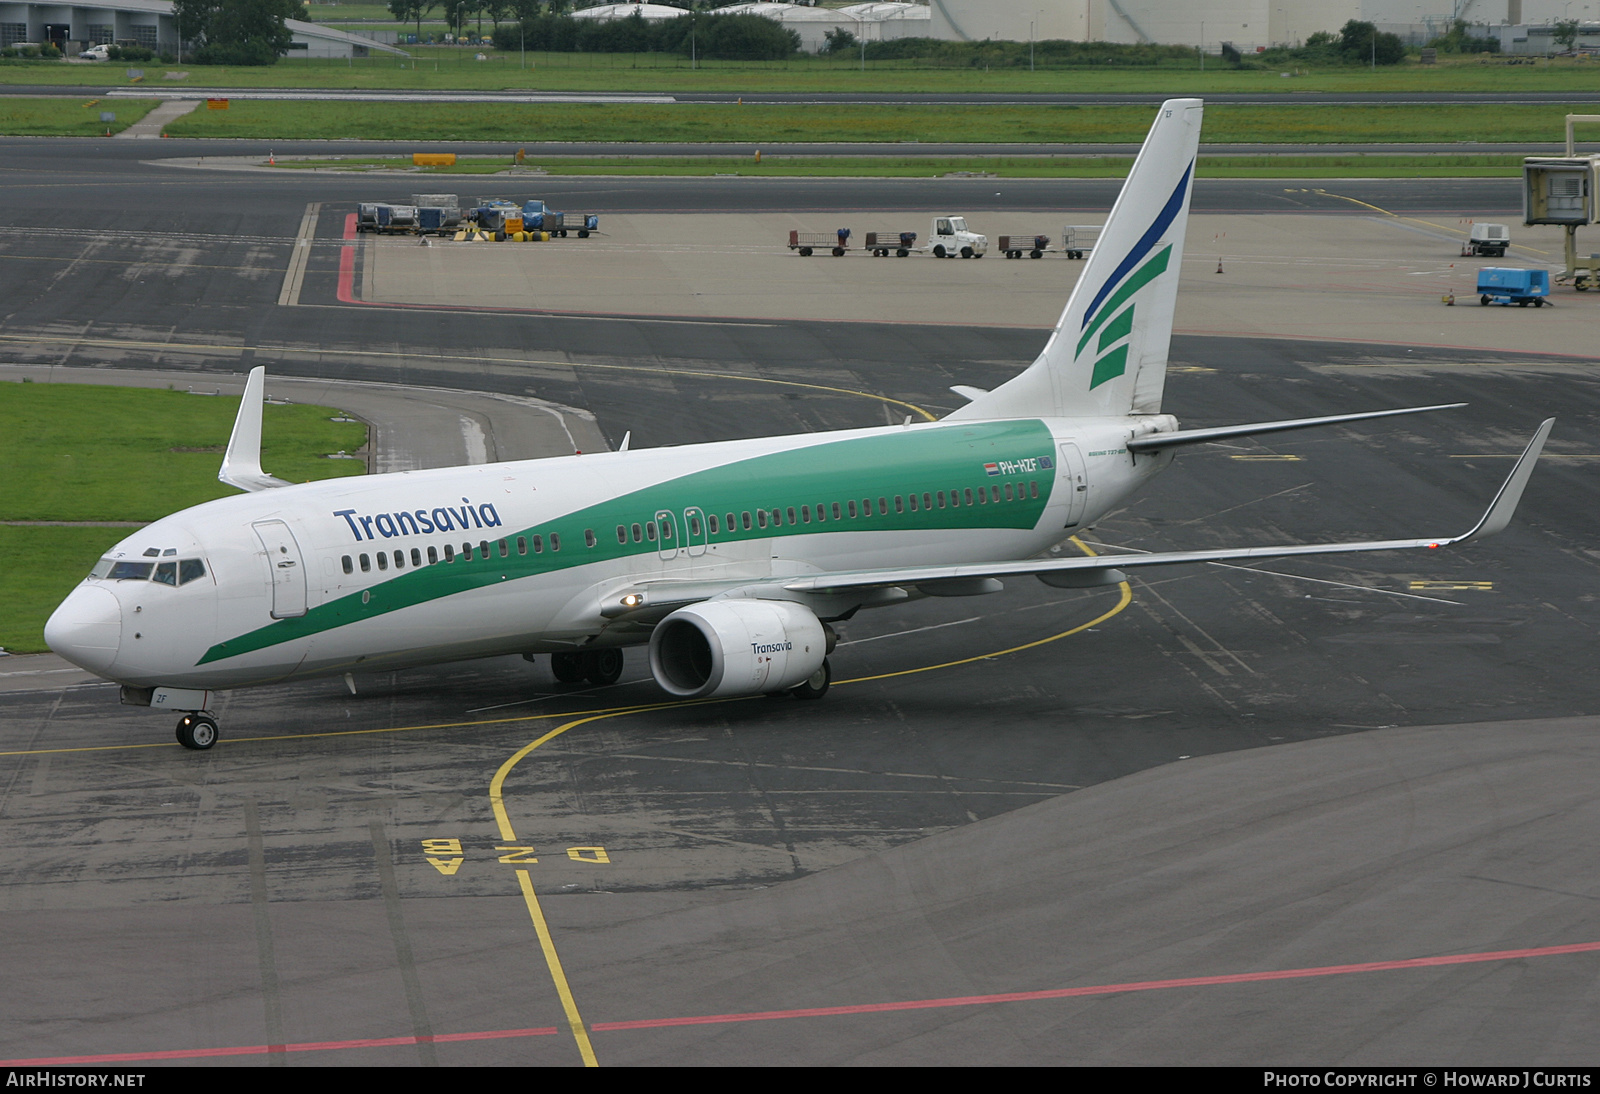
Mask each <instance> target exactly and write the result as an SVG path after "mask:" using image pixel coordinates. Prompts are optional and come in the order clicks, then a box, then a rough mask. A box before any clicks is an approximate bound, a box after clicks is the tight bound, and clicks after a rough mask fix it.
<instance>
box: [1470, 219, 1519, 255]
mask: <svg viewBox="0 0 1600 1094" xmlns="http://www.w3.org/2000/svg"><path fill="white" fill-rule="evenodd" d="M1509 246H1511V230H1510V229H1509V228H1507V227H1506V226H1505V225H1504V224H1474V225H1473V226H1472V231H1471V232H1470V233H1468V235H1467V243H1466V246H1464V247H1462V248H1461V255H1462V257H1463V258H1465V257H1468V256H1470V255H1484V256H1485V257H1488V258H1501V257H1504V255H1505V253H1506V248H1507V247H1509Z"/></svg>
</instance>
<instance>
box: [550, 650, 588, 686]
mask: <svg viewBox="0 0 1600 1094" xmlns="http://www.w3.org/2000/svg"><path fill="white" fill-rule="evenodd" d="M550 671H551V672H552V673H554V674H555V678H556V680H557V681H558V682H560V683H563V684H581V683H583V678H584V676H585V675H586V674H585V672H584V663H583V655H582V654H581V653H572V652H567V653H552V654H551V655H550Z"/></svg>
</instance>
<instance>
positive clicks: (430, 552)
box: [339, 532, 594, 574]
mask: <svg viewBox="0 0 1600 1094" xmlns="http://www.w3.org/2000/svg"><path fill="white" fill-rule="evenodd" d="M585 534H586V537H587V538H588V539H589V540H590V541H591V542H590V544H589V546H591V547H593V546H594V543H593V542H592V541H593V540H594V533H593V532H586V533H585ZM511 544H512V541H511V540H510V539H501V540H487V539H484V540H479V541H478V542H477V543H476V544H472V543H463V544H462V545H461V552H460V553H459V554H457V553H456V548H455V544H453V543H446V544H445V545H444V546H443V547H442V548H440V547H428V548H426V551H427V561H426V562H424V561H423V551H424V548H421V547H413V548H411V551H410V555H409V558H410V563H411V566H412V568H413V569H415V568H418V567H421V566H424V565H426V566H433V565H435V564H437V563H439V562H440V561H441V560H442V561H444V562H447V563H452V562H455V561H456V560H457V559H460V560H461V561H462V562H471V561H472V560H473V559H474V558H480V559H492V558H496V557H499V558H509V557H510V556H511V549H512V548H511ZM530 546H531V548H532V551H533V553H534V554H536V555H542V554H544V552H545V548H546V539H545V537H544V536H542V535H535V536H517V537H516V551H517V554H519V555H526V554H527V553H528V552H529V548H530ZM548 546H549V549H550V550H551V551H559V550H561V533H559V532H551V533H550V537H549V541H548ZM441 551H442V552H443V554H442V556H441ZM407 558H408V555H407V553H406V552H405V551H403V550H399V551H378V552H377V553H376V554H371V555H368V554H361V555H354V556H352V555H345V556H344V557H343V558H341V559H340V560H339V562H340V566H341V567H342V568H343V569H344V572H345V573H347V574H353V573H355V572H356V567H357V566H360V567H361V572H362V573H364V574H366V573H371V572H372V569H373V567H374V565H376V567H377V568H378V569H379V570H387V569H389V567H390V566H391V565H392V566H393V567H394V568H395V569H396V570H403V569H405V568H406V560H407Z"/></svg>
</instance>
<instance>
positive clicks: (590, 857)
mask: <svg viewBox="0 0 1600 1094" xmlns="http://www.w3.org/2000/svg"><path fill="white" fill-rule="evenodd" d="M494 851H495V853H496V854H497V855H498V856H499V857H498V859H497V860H496V861H499V862H504V863H508V864H510V865H513V866H525V865H528V864H530V863H537V862H538V861H539V860H538V859H537V858H535V857H534V856H535V855H537V854H538V850H537V849H536V848H533V847H528V846H524V845H522V844H497V845H496V846H495V848H494ZM566 852H567V858H569V859H571V860H572V861H573V862H588V863H592V864H594V865H596V866H608V865H610V863H611V855H610V854H609V853H607V851H606V849H605V848H604V847H598V846H593V847H568V848H566ZM478 853H480V852H474V854H478ZM422 854H423V857H424V858H426V859H427V860H428V865H430V866H432V867H433V868H434V869H435V870H437V871H439V872H440V873H441V874H443V875H444V876H445V877H454V876H455V873H456V871H457V870H459V869H461V864H462V863H463V862H465V861H466V859H467V852H466V850H465V849H464V848H463V846H462V843H461V840H459V839H425V840H423V841H422Z"/></svg>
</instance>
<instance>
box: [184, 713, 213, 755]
mask: <svg viewBox="0 0 1600 1094" xmlns="http://www.w3.org/2000/svg"><path fill="white" fill-rule="evenodd" d="M219 736H221V733H220V731H219V730H218V729H217V720H216V718H214V717H212V716H211V714H210V713H208V712H207V711H204V710H192V711H190V712H189V713H188V714H185V715H184V716H183V718H182V719H181V720H180V721H179V722H178V743H179V744H180V745H182V746H183V747H184V748H192V749H194V750H195V751H197V752H204V751H205V750H206V749H208V748H210V747H211V746H212V745H214V744H216V743H217V738H218V737H219Z"/></svg>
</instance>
